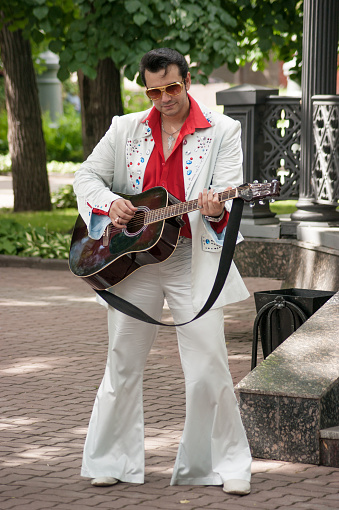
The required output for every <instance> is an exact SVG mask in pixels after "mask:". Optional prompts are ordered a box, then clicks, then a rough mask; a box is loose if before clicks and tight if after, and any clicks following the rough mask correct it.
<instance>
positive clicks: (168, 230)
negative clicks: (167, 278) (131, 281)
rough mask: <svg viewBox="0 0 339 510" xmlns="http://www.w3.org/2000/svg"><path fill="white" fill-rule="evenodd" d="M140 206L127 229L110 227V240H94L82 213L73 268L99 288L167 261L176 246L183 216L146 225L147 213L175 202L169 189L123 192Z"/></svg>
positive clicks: (73, 249)
mask: <svg viewBox="0 0 339 510" xmlns="http://www.w3.org/2000/svg"><path fill="white" fill-rule="evenodd" d="M120 196H121V197H122V198H125V199H127V200H130V201H131V202H132V204H133V205H134V206H135V207H137V208H138V211H137V212H136V214H135V216H134V218H133V219H132V220H131V221H130V222H129V223H128V224H127V226H126V229H123V230H121V229H116V228H112V227H113V226H112V224H111V225H110V226H109V227H110V228H109V229H107V230H108V235H107V238H106V240H105V239H104V237H102V238H101V239H99V240H94V239H91V238H90V237H89V236H88V232H87V226H86V224H85V222H84V221H83V219H82V218H81V216H80V215H79V216H78V219H77V221H76V223H75V226H74V231H73V236H72V240H71V247H70V253H69V267H70V270H71V271H72V273H73V274H74V275H75V276H79V277H81V278H84V279H85V280H86V282H87V283H88V284H89V285H90V286H91V287H93V288H94V289H97V290H105V289H107V288H109V287H112V286H114V285H116V284H117V283H119V282H121V281H122V280H124V279H125V278H127V276H129V275H130V274H132V273H133V272H134V271H136V270H137V269H139V268H140V267H142V266H145V265H148V264H155V263H158V262H163V261H164V260H166V259H167V258H168V257H169V256H170V255H172V253H173V251H174V250H175V248H176V245H177V242H178V237H179V232H180V228H181V226H182V224H183V222H182V221H181V220H180V218H171V219H167V220H161V221H156V222H154V223H151V224H148V225H147V224H144V215H145V212H147V211H149V210H153V209H160V208H163V207H166V206H167V205H168V204H171V203H172V202H171V200H172V201H173V202H176V201H177V200H176V199H175V198H174V197H172V196H171V195H170V194H169V193H168V192H167V191H166V190H165V188H162V187H155V188H152V189H150V190H147V191H145V192H143V193H140V194H139V195H122V194H120Z"/></svg>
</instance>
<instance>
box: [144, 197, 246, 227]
mask: <svg viewBox="0 0 339 510" xmlns="http://www.w3.org/2000/svg"><path fill="white" fill-rule="evenodd" d="M237 197H238V188H234V189H230V190H226V191H222V192H220V193H218V200H219V202H226V201H227V200H233V198H237ZM197 209H199V207H198V199H197V198H196V199H194V200H189V201H188V202H178V203H177V204H172V205H168V206H167V207H161V208H160V209H153V210H152V211H147V212H146V213H145V219H144V223H145V224H146V225H150V224H151V223H155V222H157V221H161V220H166V219H168V218H174V217H175V216H181V215H182V214H185V213H189V212H192V211H196V210H197Z"/></svg>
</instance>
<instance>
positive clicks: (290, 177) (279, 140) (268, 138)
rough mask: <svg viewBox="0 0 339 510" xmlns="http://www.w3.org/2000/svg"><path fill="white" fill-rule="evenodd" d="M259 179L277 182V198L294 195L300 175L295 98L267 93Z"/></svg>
mask: <svg viewBox="0 0 339 510" xmlns="http://www.w3.org/2000/svg"><path fill="white" fill-rule="evenodd" d="M261 128H262V133H263V147H264V151H263V157H262V160H261V162H260V180H265V179H267V180H272V179H274V178H276V177H277V176H278V177H279V178H280V182H281V193H280V200H286V199H292V198H295V199H297V198H298V196H299V179H300V129H301V107H300V99H299V98H291V97H280V96H276V97H275V96H269V97H268V98H267V99H266V108H265V113H264V116H263V118H262V126H261Z"/></svg>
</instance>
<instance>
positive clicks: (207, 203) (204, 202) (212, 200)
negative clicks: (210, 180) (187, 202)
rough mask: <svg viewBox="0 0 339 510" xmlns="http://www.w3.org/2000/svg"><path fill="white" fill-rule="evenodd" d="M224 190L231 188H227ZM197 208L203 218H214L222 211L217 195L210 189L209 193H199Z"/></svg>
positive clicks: (222, 207) (222, 206) (221, 204)
mask: <svg viewBox="0 0 339 510" xmlns="http://www.w3.org/2000/svg"><path fill="white" fill-rule="evenodd" d="M226 189H232V188H231V187H229V188H226ZM198 206H199V209H200V212H201V214H203V215H204V216H215V217H216V218H218V217H219V216H220V215H221V213H222V211H223V209H224V204H223V203H221V202H219V199H218V193H217V192H215V191H214V190H213V189H210V190H209V191H208V190H207V189H204V191H203V192H202V193H199V196H198Z"/></svg>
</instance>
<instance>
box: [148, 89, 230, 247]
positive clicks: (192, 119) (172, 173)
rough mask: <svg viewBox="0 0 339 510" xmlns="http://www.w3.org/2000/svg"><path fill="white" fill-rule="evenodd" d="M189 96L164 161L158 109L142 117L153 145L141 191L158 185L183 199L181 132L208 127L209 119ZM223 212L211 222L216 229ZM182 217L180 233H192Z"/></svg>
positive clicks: (184, 217) (182, 143)
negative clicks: (151, 137)
mask: <svg viewBox="0 0 339 510" xmlns="http://www.w3.org/2000/svg"><path fill="white" fill-rule="evenodd" d="M189 100H190V111H189V115H188V117H187V119H186V120H185V122H184V124H183V126H182V128H181V130H180V132H179V135H178V138H177V139H176V142H175V146H174V148H173V150H172V152H171V154H170V156H169V157H168V159H167V160H166V161H165V158H164V153H163V147H162V136H161V119H160V112H159V111H158V110H157V109H156V108H155V107H153V108H152V110H151V112H150V113H149V115H148V117H147V119H145V121H144V122H146V120H148V125H149V127H150V128H151V129H152V135H153V139H154V143H155V145H154V149H153V151H152V154H151V155H150V158H149V160H148V163H147V166H146V170H145V175H144V181H143V191H146V190H147V189H150V188H153V187H155V186H162V187H163V188H165V189H166V190H167V191H168V192H169V193H171V195H173V196H175V197H176V198H178V199H179V200H180V201H181V202H185V186H184V173H183V171H186V170H189V167H188V166H186V167H185V168H183V165H182V161H183V159H182V151H183V147H184V144H185V140H183V139H184V137H185V136H188V135H190V134H193V133H194V132H195V130H196V129H199V128H200V129H206V128H210V127H211V125H210V123H209V122H208V121H207V120H206V118H205V116H204V115H203V113H202V111H201V110H200V108H199V106H198V104H197V102H196V101H195V100H194V99H193V98H192V97H191V96H189ZM201 191H202V190H201ZM227 216H228V214H225V215H224V218H223V219H222V220H221V221H220V222H218V223H211V225H212V227H213V228H214V230H215V231H216V232H218V233H220V232H221V231H222V230H223V228H224V226H225V225H226V223H227ZM183 220H184V221H185V225H184V226H183V227H182V228H181V231H180V235H182V236H185V237H189V238H191V237H192V234H191V228H190V223H189V218H188V214H184V215H183Z"/></svg>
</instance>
